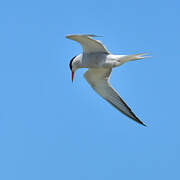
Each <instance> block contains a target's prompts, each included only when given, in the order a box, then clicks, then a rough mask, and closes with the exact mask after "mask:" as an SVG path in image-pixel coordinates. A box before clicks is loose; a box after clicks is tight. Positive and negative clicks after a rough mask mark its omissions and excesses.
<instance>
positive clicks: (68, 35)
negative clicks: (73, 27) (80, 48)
mask: <svg viewBox="0 0 180 180" xmlns="http://www.w3.org/2000/svg"><path fill="white" fill-rule="evenodd" d="M72 36H89V37H104V36H99V35H95V34H67V35H66V36H65V37H66V38H68V39H70V37H72Z"/></svg>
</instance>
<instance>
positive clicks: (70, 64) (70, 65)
mask: <svg viewBox="0 0 180 180" xmlns="http://www.w3.org/2000/svg"><path fill="white" fill-rule="evenodd" d="M75 57H76V56H74V57H73V58H72V59H71V61H70V63H69V67H70V69H71V71H72V62H73V60H74V58H75Z"/></svg>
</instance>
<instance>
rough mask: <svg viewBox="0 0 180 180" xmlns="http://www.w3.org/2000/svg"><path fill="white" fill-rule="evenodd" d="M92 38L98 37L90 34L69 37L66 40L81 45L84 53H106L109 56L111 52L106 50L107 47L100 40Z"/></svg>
mask: <svg viewBox="0 0 180 180" xmlns="http://www.w3.org/2000/svg"><path fill="white" fill-rule="evenodd" d="M90 37H97V36H96V35H90V34H83V35H78V34H72V35H67V36H66V38H68V39H71V40H74V41H77V42H78V43H80V44H81V46H82V48H83V52H84V53H97V52H100V53H106V54H109V51H108V50H107V49H106V48H105V46H104V45H103V44H102V43H101V42H100V41H98V40H94V39H92V38H90Z"/></svg>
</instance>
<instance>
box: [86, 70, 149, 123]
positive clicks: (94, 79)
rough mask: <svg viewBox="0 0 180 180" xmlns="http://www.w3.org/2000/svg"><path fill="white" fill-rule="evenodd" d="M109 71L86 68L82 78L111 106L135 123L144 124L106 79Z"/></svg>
mask: <svg viewBox="0 0 180 180" xmlns="http://www.w3.org/2000/svg"><path fill="white" fill-rule="evenodd" d="M111 71H112V69H88V70H87V71H86V72H85V74H84V78H85V79H86V80H87V82H88V83H89V84H90V85H91V87H92V88H93V89H94V90H95V91H96V92H97V93H98V94H99V95H100V96H102V97H103V98H104V99H105V100H106V101H108V102H109V103H110V104H111V105H112V106H114V107H115V108H116V109H118V110H119V111H120V112H122V113H123V114H125V115H126V116H128V117H129V118H131V119H133V120H134V121H136V122H137V123H139V124H142V125H143V126H146V125H145V124H144V123H143V122H141V121H140V120H139V119H138V118H137V117H136V115H135V114H134V113H133V112H132V111H131V109H130V108H129V107H128V106H127V104H126V103H125V102H124V101H123V100H122V99H121V97H120V96H119V94H118V93H117V92H116V91H115V90H114V89H113V88H112V87H111V85H110V84H109V82H108V80H109V76H110V74H111Z"/></svg>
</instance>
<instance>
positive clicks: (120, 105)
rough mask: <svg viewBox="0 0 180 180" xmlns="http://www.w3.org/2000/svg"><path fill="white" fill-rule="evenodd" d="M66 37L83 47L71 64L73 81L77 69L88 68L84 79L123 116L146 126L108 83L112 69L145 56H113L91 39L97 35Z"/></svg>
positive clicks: (100, 44)
mask: <svg viewBox="0 0 180 180" xmlns="http://www.w3.org/2000/svg"><path fill="white" fill-rule="evenodd" d="M66 37H67V38H69V39H72V40H74V41H77V42H79V43H80V44H81V45H82V47H83V53H82V54H79V55H77V56H75V57H74V58H73V59H72V60H71V62H70V69H71V70H72V79H73V76H74V72H75V71H76V70H77V69H79V68H88V70H87V71H86V72H85V74H84V78H85V79H86V80H87V82H88V83H89V84H90V85H91V87H92V88H93V89H94V90H95V91H96V92H97V93H98V94H99V95H100V96H101V97H103V98H104V99H105V100H106V101H108V102H109V103H110V104H111V105H113V106H114V107H115V108H116V109H118V110H119V111H121V112H122V113H123V114H125V115H127V116H128V117H129V118H131V119H133V120H134V121H136V122H138V123H140V124H142V125H145V124H144V123H143V122H141V121H140V120H139V119H138V118H137V117H136V115H135V114H134V113H133V112H132V111H131V109H130V108H129V107H128V106H127V105H126V103H125V102H124V101H123V100H122V99H121V97H120V96H119V94H118V93H117V92H116V91H115V90H114V89H113V88H112V87H111V85H110V84H109V82H108V80H109V76H110V74H111V71H112V68H114V67H117V66H120V65H122V64H123V63H125V62H128V61H131V60H138V59H143V58H144V57H143V55H144V54H134V55H113V54H111V53H110V52H109V51H108V50H107V49H106V48H105V47H104V45H103V44H102V43H101V42H100V41H97V40H94V39H91V38H90V37H96V36H95V35H67V36H66Z"/></svg>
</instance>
